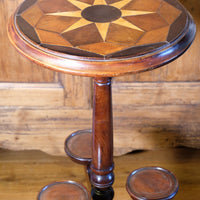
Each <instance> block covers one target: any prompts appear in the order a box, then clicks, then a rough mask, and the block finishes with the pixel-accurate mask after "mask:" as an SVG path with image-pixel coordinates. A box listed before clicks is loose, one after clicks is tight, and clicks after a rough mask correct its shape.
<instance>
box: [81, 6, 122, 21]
mask: <svg viewBox="0 0 200 200" xmlns="http://www.w3.org/2000/svg"><path fill="white" fill-rule="evenodd" d="M121 14H122V13H121V11H120V10H119V9H118V8H115V7H113V6H107V5H95V6H91V7H87V8H85V9H84V10H83V11H82V13H81V15H82V17H83V18H85V19H87V20H88V21H91V22H100V23H103V22H111V21H115V20H117V19H119V18H120V17H121Z"/></svg>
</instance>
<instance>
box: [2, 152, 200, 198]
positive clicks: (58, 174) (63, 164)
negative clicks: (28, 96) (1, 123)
mask: <svg viewBox="0 0 200 200" xmlns="http://www.w3.org/2000/svg"><path fill="white" fill-rule="evenodd" d="M199 154H200V150H195V149H185V148H179V149H167V150H160V151H140V152H134V153H132V154H129V155H125V156H121V157H115V159H114V161H115V183H114V189H115V197H114V200H121V199H124V200H131V198H130V197H129V195H128V193H127V192H126V189H125V183H126V179H127V177H128V175H129V173H130V172H131V171H133V170H135V169H137V168H140V167H144V166H152V165H153V166H161V167H163V168H166V169H168V170H170V171H172V172H173V173H174V174H175V176H176V177H177V178H178V180H179V184H180V189H179V192H178V194H177V196H176V197H175V198H174V200H185V199H189V200H198V199H200V193H199V188H200V173H199V165H200V157H199ZM0 158H1V159H0V199H5V200H13V199H15V200H27V199H29V200H33V199H36V197H37V194H38V192H39V190H40V189H41V188H42V187H43V186H44V185H46V184H48V183H50V182H53V181H56V180H66V179H67V180H74V181H77V182H80V183H82V184H84V185H85V186H86V187H87V188H88V189H89V188H90V186H89V185H88V182H87V178H86V175H85V171H84V167H83V166H82V165H78V164H76V163H74V162H72V161H71V160H70V159H69V158H67V157H57V156H49V155H46V154H45V153H42V152H39V151H19V152H14V151H8V150H0Z"/></svg>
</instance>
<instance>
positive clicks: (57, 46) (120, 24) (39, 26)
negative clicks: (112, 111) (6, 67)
mask: <svg viewBox="0 0 200 200" xmlns="http://www.w3.org/2000/svg"><path fill="white" fill-rule="evenodd" d="M195 32H196V28H195V25H194V22H193V19H192V18H191V16H190V14H189V13H188V12H187V11H186V10H185V8H184V7H183V6H182V5H181V4H180V3H179V2H178V1H177V0H118V1H116V0H25V1H24V2H23V3H22V4H21V5H20V6H19V8H18V9H17V11H16V13H15V14H14V15H13V16H12V17H11V19H10V22H9V37H10V40H11V41H12V43H13V45H14V46H15V47H16V48H17V49H18V50H19V51H20V52H21V53H22V54H23V55H25V56H26V57H28V58H29V59H31V60H33V61H35V62H36V63H38V64H40V65H42V66H44V67H48V68H51V69H54V70H57V71H61V72H65V73H71V74H76V75H83V76H94V77H96V76H101V77H102V76H107V77H108V76H109V77H112V76H119V75H123V74H128V73H137V72H141V71H145V70H151V69H153V68H155V67H159V66H161V65H164V64H166V63H167V62H170V61H172V60H173V59H175V58H176V57H178V56H180V55H181V54H182V53H183V52H184V51H185V50H186V49H187V48H188V47H189V45H190V44H191V42H192V41H193V39H194V36H195Z"/></svg>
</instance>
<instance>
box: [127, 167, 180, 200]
mask: <svg viewBox="0 0 200 200" xmlns="http://www.w3.org/2000/svg"><path fill="white" fill-rule="evenodd" d="M126 188H127V191H128V193H129V194H130V196H131V197H132V199H134V200H168V199H172V198H173V197H174V196H175V195H176V193H177V192H178V181H177V179H176V177H175V176H174V175H173V174H172V173H171V172H169V171H168V170H166V169H163V168H160V167H144V168H140V169H137V170H135V171H133V172H132V173H131V174H130V175H129V177H128V179H127V184H126Z"/></svg>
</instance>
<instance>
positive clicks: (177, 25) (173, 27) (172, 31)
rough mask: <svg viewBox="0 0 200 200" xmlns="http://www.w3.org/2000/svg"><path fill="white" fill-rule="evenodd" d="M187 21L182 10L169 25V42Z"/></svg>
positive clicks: (176, 35) (178, 33)
mask: <svg viewBox="0 0 200 200" xmlns="http://www.w3.org/2000/svg"><path fill="white" fill-rule="evenodd" d="M186 22H187V15H186V13H185V12H183V13H182V14H181V15H180V16H179V18H178V19H177V20H176V21H175V22H174V23H173V24H172V25H171V27H170V30H169V34H168V37H167V41H169V42H171V41H173V40H175V39H176V38H177V37H178V36H179V35H180V34H181V33H182V32H183V30H184V27H185V25H186Z"/></svg>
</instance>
